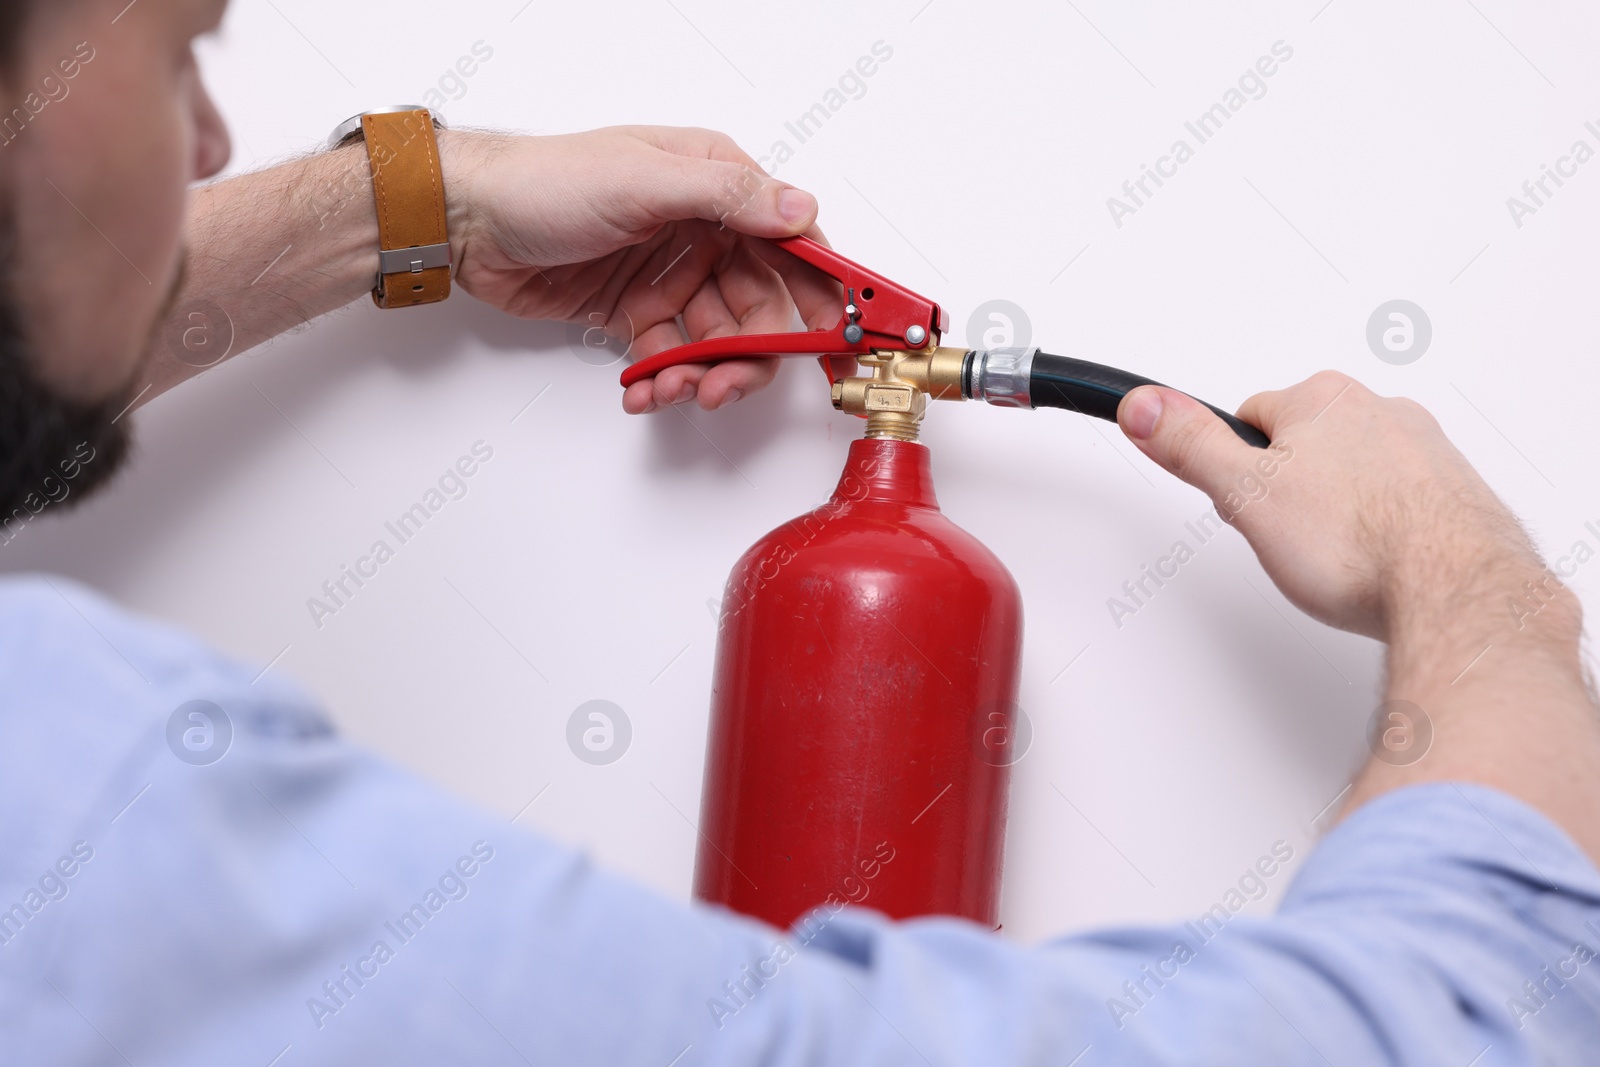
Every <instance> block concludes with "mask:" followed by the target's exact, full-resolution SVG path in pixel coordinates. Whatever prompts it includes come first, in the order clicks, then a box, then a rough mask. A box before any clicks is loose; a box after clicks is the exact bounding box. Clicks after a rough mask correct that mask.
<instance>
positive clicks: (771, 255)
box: [752, 241, 844, 330]
mask: <svg viewBox="0 0 1600 1067" xmlns="http://www.w3.org/2000/svg"><path fill="white" fill-rule="evenodd" d="M752 250H753V251H754V252H755V254H756V255H757V256H759V257H760V258H761V260H762V262H764V263H766V264H767V266H769V267H771V268H772V269H773V270H775V271H777V272H778V277H780V278H782V279H783V285H784V288H786V289H788V290H789V296H790V297H791V298H792V299H793V300H794V304H795V307H797V308H799V310H800V318H801V319H802V320H803V321H804V322H805V324H806V328H807V329H810V330H829V329H832V328H833V327H835V326H837V325H839V320H840V319H841V318H843V317H844V285H843V284H842V283H840V282H839V280H838V279H837V278H833V277H831V276H829V275H827V274H824V273H823V272H822V271H820V270H818V269H817V268H816V267H813V266H812V265H811V264H809V263H807V262H806V261H805V260H803V259H801V258H800V257H798V256H796V255H794V254H793V253H790V252H785V251H784V250H783V249H781V248H779V247H777V246H776V245H772V244H768V243H767V242H765V241H756V242H752Z"/></svg>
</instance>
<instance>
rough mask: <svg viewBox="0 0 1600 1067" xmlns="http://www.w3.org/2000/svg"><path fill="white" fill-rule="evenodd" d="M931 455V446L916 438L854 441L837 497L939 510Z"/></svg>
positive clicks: (847, 499)
mask: <svg viewBox="0 0 1600 1067" xmlns="http://www.w3.org/2000/svg"><path fill="white" fill-rule="evenodd" d="M929 456H930V453H929V451H928V446H927V445H924V444H918V443H917V442H914V441H897V440H894V439H892V438H883V437H865V438H862V439H860V440H857V441H852V442H851V443H850V455H849V457H848V458H847V459H846V460H845V465H844V473H843V474H842V475H840V477H839V484H838V486H836V487H835V488H834V491H833V500H834V501H836V502H849V501H856V502H859V501H862V500H881V501H887V502H891V503H896V504H904V505H906V506H908V507H920V508H931V509H933V510H934V511H937V510H939V499H938V497H936V496H935V495H934V492H933V469H932V464H931V463H930V462H929Z"/></svg>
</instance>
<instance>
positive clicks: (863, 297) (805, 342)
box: [622, 237, 948, 386]
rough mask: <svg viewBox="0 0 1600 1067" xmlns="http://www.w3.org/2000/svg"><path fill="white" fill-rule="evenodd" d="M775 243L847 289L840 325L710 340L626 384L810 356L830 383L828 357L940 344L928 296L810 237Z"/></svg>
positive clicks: (652, 365) (647, 363) (660, 359)
mask: <svg viewBox="0 0 1600 1067" xmlns="http://www.w3.org/2000/svg"><path fill="white" fill-rule="evenodd" d="M772 244H774V245H776V246H777V247H779V248H781V249H783V250H784V251H786V252H790V253H793V254H794V255H796V256H798V257H799V258H801V259H803V260H805V261H806V262H807V263H809V264H811V265H812V266H813V267H816V268H817V269H818V270H820V271H822V273H824V274H826V275H828V276H829V277H830V278H833V279H835V280H836V281H838V282H840V283H841V284H842V285H843V286H844V290H845V305H844V314H843V315H842V316H841V317H840V319H839V322H838V325H836V326H834V327H832V328H830V329H822V330H794V331H790V332H789V333H755V334H743V335H739V334H734V335H731V336H727V337H708V338H706V339H705V340H703V341H695V342H693V343H691V344H686V345H679V346H678V347H676V348H669V349H667V350H666V351H665V352H657V353H656V354H655V355H653V356H650V357H649V358H647V359H641V360H640V361H639V362H637V363H635V364H632V365H631V366H629V367H628V368H627V369H625V370H624V371H623V372H622V384H623V385H624V386H629V385H632V384H633V383H634V382H637V381H640V380H642V379H644V378H649V377H652V376H654V375H656V374H658V373H660V372H661V371H663V370H666V369H667V368H668V367H676V366H680V365H682V364H684V363H719V362H721V361H722V360H725V359H748V358H750V357H752V356H778V357H785V356H812V355H814V356H818V357H819V359H818V362H819V363H820V364H821V366H822V373H823V374H825V375H827V377H828V380H829V382H832V381H833V372H832V371H831V370H829V368H828V357H829V356H862V355H866V354H867V353H868V352H870V351H872V349H874V348H906V347H910V348H922V347H923V346H924V345H927V344H930V343H931V344H938V343H939V335H940V334H941V333H942V332H943V331H944V328H945V327H946V326H947V325H948V322H947V320H946V317H945V314H944V311H943V310H942V309H940V307H939V305H938V304H936V303H934V302H933V301H932V300H929V299H928V298H927V297H925V296H918V295H917V294H916V293H913V292H912V291H911V290H910V289H907V288H906V287H905V286H903V285H900V284H899V283H897V282H892V281H890V280H889V279H888V278H885V277H884V276H883V275H881V274H878V273H876V272H875V271H870V270H868V269H867V268H866V267H863V266H862V265H861V264H859V263H856V262H854V261H852V260H849V259H846V258H845V257H844V256H841V255H840V254H839V253H837V252H835V251H834V250H833V249H831V248H828V247H827V246H825V245H821V244H818V243H817V242H816V241H813V240H811V239H810V238H809V237H782V238H778V239H777V240H774V241H772ZM919 331H920V333H919ZM919 337H920V340H918V339H917V338H919Z"/></svg>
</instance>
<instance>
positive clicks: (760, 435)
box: [0, 293, 856, 592]
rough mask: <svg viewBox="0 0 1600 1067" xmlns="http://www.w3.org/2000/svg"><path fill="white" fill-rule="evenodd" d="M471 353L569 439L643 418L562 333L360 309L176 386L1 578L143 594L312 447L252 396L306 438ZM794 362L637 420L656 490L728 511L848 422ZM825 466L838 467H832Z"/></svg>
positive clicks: (18, 551)
mask: <svg viewBox="0 0 1600 1067" xmlns="http://www.w3.org/2000/svg"><path fill="white" fill-rule="evenodd" d="M468 349H487V350H488V351H489V352H491V353H492V354H493V355H494V356H505V357H509V358H512V359H516V360H521V361H524V362H525V363H526V364H527V368H528V372H529V373H528V376H527V381H528V383H529V388H528V397H529V398H531V397H532V396H534V395H535V394H536V393H537V392H538V391H539V389H541V388H543V386H544V384H545V383H546V382H550V383H552V385H553V386H554V388H557V389H560V390H562V391H563V392H567V393H568V395H569V396H571V397H573V398H574V399H573V400H571V401H569V403H571V404H573V405H576V406H578V407H581V408H582V409H583V410H582V411H581V412H579V413H575V414H574V415H573V416H572V420H573V424H574V425H575V426H576V425H579V424H581V425H584V426H587V427H590V428H591V429H592V432H594V433H596V434H603V433H607V432H608V430H609V427H608V424H607V423H606V422H604V421H601V420H615V422H614V425H615V427H616V428H617V429H620V428H621V427H623V426H625V425H627V424H628V422H629V420H632V419H634V418H636V417H635V416H629V415H626V414H624V412H623V411H622V387H621V386H620V385H619V384H618V383H617V376H618V375H619V374H620V373H621V370H622V366H623V364H621V363H617V364H615V365H612V366H608V367H598V366H593V365H590V364H587V363H585V362H582V361H581V360H579V359H578V358H576V357H575V356H574V355H573V353H572V351H571V349H570V348H569V346H568V333H567V328H566V326H565V325H564V324H560V323H549V322H530V321H525V320H521V319H516V318H513V317H512V316H509V315H506V314H504V313H503V312H500V311H498V310H496V309H494V308H491V307H489V306H488V305H486V304H483V303H480V302H478V301H476V300H474V299H472V298H471V297H469V296H466V295H465V294H464V293H463V294H459V295H458V296H457V297H455V298H453V299H452V300H450V301H449V302H448V303H446V304H444V305H441V306H437V307H431V308H421V309H415V310H407V311H401V312H382V311H378V310H376V309H374V308H372V307H369V306H366V305H365V304H358V305H357V306H355V307H353V308H348V309H344V310H342V311H338V312H335V313H333V314H332V315H329V316H327V317H325V318H324V319H321V320H319V321H318V322H317V323H316V324H315V325H313V326H311V327H308V328H306V329H303V330H301V331H298V332H294V333H291V334H289V335H286V336H283V337H280V338H278V339H277V340H275V341H273V342H271V343H269V345H267V346H263V347H262V348H260V349H257V350H255V351H254V352H252V353H250V354H245V353H240V354H237V355H235V356H233V357H232V358H231V359H230V360H229V362H228V363H227V364H225V365H222V366H220V367H218V368H216V370H215V371H213V372H210V373H213V374H215V378H212V379H210V380H207V381H203V382H190V383H186V384H185V385H182V386H179V387H178V388H177V389H175V390H173V392H172V394H171V395H167V396H163V397H160V398H158V399H157V400H155V401H153V402H152V403H151V404H150V406H149V407H148V408H147V409H146V410H144V411H142V412H139V413H137V414H136V415H134V416H133V417H134V418H135V419H136V420H137V421H136V426H135V433H134V438H135V450H134V458H133V460H132V462H131V463H130V464H129V466H128V468H127V469H125V470H124V471H123V472H122V474H121V475H120V476H119V477H118V478H117V480H116V482H115V483H114V484H113V485H112V486H111V487H110V488H108V489H106V490H103V491H102V492H101V493H100V494H98V495H97V496H96V497H95V498H94V499H93V500H92V501H91V502H89V503H87V504H85V505H84V506H82V507H81V508H79V507H76V506H75V502H73V501H69V502H68V505H67V506H65V507H59V508H58V507H54V506H52V507H51V508H50V509H48V511H47V512H46V513H44V514H41V515H40V516H39V517H38V518H37V519H35V520H33V521H32V522H30V523H29V524H28V526H27V528H26V529H25V531H24V532H23V533H22V534H21V535H19V536H18V537H17V538H16V539H15V540H14V541H13V542H11V543H9V544H3V545H0V573H15V572H20V571H40V570H42V571H49V572H52V573H58V574H66V575H71V576H73V577H75V578H78V579H80V580H83V581H85V582H88V583H90V584H92V585H95V586H97V587H100V588H103V589H107V590H110V591H113V592H115V591H121V590H126V589H128V588H129V587H131V586H136V585H137V583H138V581H139V576H140V573H141V568H142V566H143V565H144V564H145V562H146V561H147V560H148V558H149V557H150V555H151V554H153V553H154V552H155V551H157V550H158V549H160V548H161V547H162V546H164V545H166V544H168V543H170V541H171V540H172V539H173V538H174V536H176V535H178V533H179V532H180V531H182V530H183V529H184V528H185V527H186V526H187V525H188V524H190V523H191V522H192V521H193V520H194V519H196V518H197V517H198V514H199V513H200V512H201V511H202V510H203V509H204V508H206V507H208V506H212V504H213V498H214V497H215V495H216V493H217V490H218V487H220V486H228V485H230V484H236V483H237V482H238V480H239V479H240V478H248V477H249V472H250V470H251V467H252V465H253V463H254V462H255V461H256V460H258V459H259V458H260V457H262V456H264V455H267V454H269V453H271V452H273V451H274V450H275V448H276V446H277V445H278V444H279V443H280V442H285V441H293V442H294V443H295V446H296V447H303V444H302V443H301V442H300V441H299V437H298V433H297V431H296V430H295V429H293V428H291V427H290V426H289V425H288V424H286V422H285V421H284V419H283V418H281V417H279V415H278V414H277V413H276V412H274V411H273V410H272V409H271V407H269V406H268V405H267V404H266V403H265V402H263V400H262V398H261V396H258V395H257V394H256V391H255V388H254V387H253V386H252V384H251V383H252V380H254V381H255V382H256V383H257V384H258V385H260V386H261V387H262V388H263V390H264V391H265V392H266V395H269V396H270V397H271V400H272V403H273V404H275V405H276V406H277V407H278V408H279V409H280V410H281V411H282V412H283V414H284V415H285V416H287V417H288V419H290V420H292V421H293V422H294V423H295V424H296V425H297V426H301V427H304V426H306V425H307V424H308V423H310V422H314V421H315V420H316V418H317V417H318V414H319V413H320V412H322V410H323V409H324V408H325V407H326V406H327V405H333V404H339V403H341V402H342V400H341V398H347V397H348V392H347V389H348V388H349V387H350V386H351V385H352V384H353V383H354V382H355V381H357V380H359V379H361V378H363V377H372V376H375V375H378V374H381V373H383V372H385V371H388V372H390V373H397V374H398V375H400V376H401V377H402V378H404V379H407V380H408V383H409V384H410V385H411V386H412V387H419V388H426V387H427V386H428V385H429V384H430V383H437V382H443V381H444V380H445V379H446V378H447V377H448V376H449V375H451V374H452V373H453V372H454V369H455V368H457V367H459V366H460V361H461V357H462V355H463V352H464V351H466V350H468ZM791 362H795V361H791ZM798 362H801V363H803V364H804V366H802V367H793V368H788V369H787V370H786V371H785V372H784V373H783V374H780V376H779V379H778V381H777V382H775V383H774V384H773V385H772V386H771V387H769V388H768V389H767V390H764V391H763V392H762V393H761V394H760V395H759V396H756V397H753V398H752V399H750V400H746V401H743V402H741V403H739V404H737V405H734V406H733V407H732V408H730V409H728V410H726V411H718V412H705V411H701V410H700V409H699V408H698V407H697V406H695V405H694V404H692V403H691V404H689V405H686V408H689V409H691V410H688V411H677V412H674V411H666V410H662V411H658V412H655V413H652V414H651V415H647V416H643V418H644V420H645V423H644V425H645V427H646V435H647V443H646V444H645V446H644V447H643V448H642V450H641V452H642V454H641V455H640V456H639V457H638V462H639V463H640V464H641V465H642V467H643V468H644V470H645V471H646V472H647V473H648V474H649V476H650V477H652V478H658V479H663V480H667V481H670V480H672V479H673V478H674V477H678V478H685V477H689V476H692V477H694V478H695V479H696V480H697V481H700V482H702V483H703V481H704V479H706V478H711V479H712V480H713V481H714V484H715V485H716V486H717V487H721V488H725V489H726V490H727V493H728V497H727V499H732V498H733V497H736V496H743V494H744V493H746V492H748V490H749V485H748V484H747V480H746V477H745V475H744V474H743V473H742V471H744V470H748V469H749V468H750V466H751V465H752V463H753V460H754V457H756V456H758V455H759V454H760V453H762V452H763V451H765V450H766V449H768V448H770V447H772V446H773V445H774V444H776V441H777V438H778V436H779V435H780V434H781V433H783V431H784V429H785V427H786V426H790V425H792V424H793V423H794V422H795V421H796V420H797V419H800V418H805V417H806V413H808V412H814V413H815V414H816V417H817V418H818V420H819V421H820V420H822V419H824V418H838V419H841V420H842V419H843V418H844V417H843V416H838V415H836V414H835V413H834V412H833V411H832V409H831V407H830V406H829V402H828V397H827V393H826V391H825V390H824V389H823V383H822V382H821V380H820V376H819V375H818V374H817V370H816V367H815V365H814V364H813V363H812V362H811V361H809V360H804V361H798ZM240 363H245V364H246V365H237V364H240ZM268 368H270V372H268V370H267V369H268ZM485 393H486V395H489V396H493V399H492V400H490V401H489V403H499V402H502V401H503V402H504V404H509V405H510V406H509V407H507V409H506V411H505V412H504V414H503V415H502V414H501V413H500V412H499V411H498V409H497V410H496V411H495V413H494V417H495V419H496V420H497V421H498V420H499V419H501V418H504V419H507V420H509V418H510V417H511V415H513V414H515V413H516V410H515V408H516V405H517V404H520V403H521V402H522V399H523V398H518V399H516V400H512V399H511V398H509V397H506V396H503V395H495V394H492V393H490V392H489V391H488V390H485ZM502 406H503V405H502ZM367 417H369V418H370V414H369V415H368V416H367ZM840 428H841V429H842V430H843V431H844V432H843V433H839V432H835V433H834V434H833V440H834V447H836V448H837V450H838V451H839V453H840V455H841V456H842V454H843V450H844V448H845V447H846V446H847V444H848V441H849V440H850V439H851V438H852V437H854V436H855V432H854V431H855V430H856V427H855V426H853V425H842V426H841V427H840ZM373 430H374V431H375V432H377V433H379V434H384V435H402V434H405V433H407V432H408V431H407V427H406V426H405V425H403V424H402V422H401V421H400V417H399V416H398V415H397V417H396V421H395V422H394V423H393V424H390V425H388V426H385V425H383V424H382V423H378V424H375V425H374V426H373ZM579 443H580V444H581V442H579ZM596 462H603V458H601V457H598V456H597V458H596ZM822 465H823V466H829V465H836V464H834V460H833V458H832V457H831V456H830V458H828V459H827V460H826V461H825V462H824V463H823V464H822ZM283 505H284V506H283V508H280V509H271V508H268V509H263V510H264V512H266V513H270V514H272V515H274V516H275V518H274V521H281V522H284V523H285V524H286V530H285V532H286V534H289V535H294V534H293V531H292V529H290V527H299V528H301V529H302V530H303V529H304V527H305V526H307V525H308V524H309V525H311V526H313V527H314V526H315V524H316V516H315V515H314V514H307V513H304V512H302V511H300V510H298V508H299V505H300V502H299V501H284V502H283ZM45 531H48V533H45Z"/></svg>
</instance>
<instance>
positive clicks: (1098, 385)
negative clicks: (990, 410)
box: [1028, 352, 1270, 448]
mask: <svg viewBox="0 0 1600 1067" xmlns="http://www.w3.org/2000/svg"><path fill="white" fill-rule="evenodd" d="M1160 384H1162V383H1160V382H1153V381H1151V380H1150V379H1149V378H1141V377H1139V375H1137V374H1129V373H1128V372H1127V371H1125V370H1118V369H1117V368H1115V367H1107V366H1103V365H1101V364H1099V363H1090V362H1088V361H1086V360H1082V359H1072V358H1071V357H1069V356H1052V355H1049V354H1048V353H1045V352H1038V353H1035V355H1034V357H1033V370H1032V373H1031V374H1030V375H1029V378H1028V392H1029V395H1030V396H1031V398H1032V401H1033V406H1034V407H1036V408H1066V409H1067V410H1069V411H1081V412H1082V413H1083V414H1085V415H1093V416H1094V417H1095V418H1097V419H1105V420H1107V421H1109V422H1116V421H1117V405H1118V404H1120V403H1121V402H1122V398H1123V397H1125V396H1127V395H1128V393H1129V392H1131V391H1132V390H1134V389H1136V388H1138V387H1139V386H1141V385H1160ZM1195 399H1197V400H1199V397H1196V398H1195ZM1200 403H1202V404H1206V402H1205V401H1204V400H1201V401H1200ZM1206 407H1208V408H1210V409H1211V410H1212V411H1214V412H1215V413H1216V414H1217V417H1218V418H1220V419H1222V421H1223V422H1225V423H1227V424H1228V426H1229V427H1230V428H1231V429H1232V430H1233V432H1234V433H1236V434H1238V435H1239V437H1240V438H1241V439H1242V440H1243V441H1244V442H1245V443H1246V444H1249V445H1254V446H1255V447H1257V448H1266V447H1267V445H1268V444H1269V443H1270V442H1269V441H1268V439H1267V435H1266V434H1264V433H1262V432H1261V431H1260V430H1258V429H1256V428H1255V427H1254V426H1251V425H1250V424H1249V423H1248V422H1244V421H1242V420H1240V419H1239V418H1237V417H1236V416H1234V415H1230V414H1229V413H1228V412H1226V411H1223V410H1222V409H1221V408H1219V407H1217V406H1216V405H1214V404H1206Z"/></svg>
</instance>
